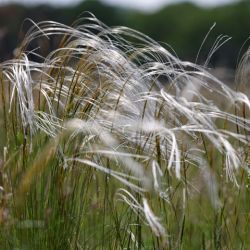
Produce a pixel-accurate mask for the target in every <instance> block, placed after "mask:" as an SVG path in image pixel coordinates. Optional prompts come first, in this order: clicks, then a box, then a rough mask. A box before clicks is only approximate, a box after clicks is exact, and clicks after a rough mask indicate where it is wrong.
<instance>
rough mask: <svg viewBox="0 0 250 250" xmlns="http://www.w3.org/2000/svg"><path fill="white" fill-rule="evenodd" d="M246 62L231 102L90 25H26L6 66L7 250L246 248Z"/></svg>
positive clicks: (215, 88)
mask: <svg viewBox="0 0 250 250" xmlns="http://www.w3.org/2000/svg"><path fill="white" fill-rule="evenodd" d="M51 37H53V38H54V37H57V41H60V42H58V46H57V48H56V49H55V50H53V51H52V52H50V53H49V54H48V55H46V57H43V56H41V54H40V53H39V48H36V49H33V50H31V49H30V48H34V46H33V47H32V46H31V45H32V44H33V43H35V44H37V43H36V41H42V43H46V41H49V39H51ZM218 41H219V40H218ZM219 42H220V41H219ZM219 42H218V44H216V47H214V48H213V50H211V54H210V56H212V54H213V51H216V48H218V47H219V46H220V43H219ZM222 42H223V41H222ZM40 44H41V43H40ZM249 53H250V52H249V51H247V52H246V54H245V56H243V58H242V60H241V61H240V63H239V66H238V70H237V73H236V77H235V89H232V88H231V87H229V86H228V85H226V84H224V83H223V82H222V81H220V80H219V79H217V78H216V77H214V76H213V75H211V74H210V73H209V71H208V69H207V64H205V65H197V64H195V63H191V62H187V61H182V60H180V59H179V58H178V57H177V56H176V55H174V53H173V51H169V50H168V48H166V47H163V46H162V45H160V44H159V43H157V42H156V41H154V40H153V39H151V38H150V37H148V36H146V35H144V34H142V33H140V32H138V31H136V30H132V29H130V28H127V27H121V26H118V27H112V28H110V27H108V26H106V25H105V24H103V23H101V22H100V21H99V20H97V19H96V18H95V17H94V16H92V15H90V14H86V16H85V17H83V18H81V19H79V20H78V21H77V22H75V23H74V25H73V26H72V27H69V26H66V25H63V24H60V23H56V22H50V21H44V22H40V23H38V24H33V26H32V27H31V28H30V30H29V31H28V32H27V34H26V36H25V38H24V39H23V41H22V43H21V44H20V46H19V47H18V49H17V50H16V53H15V54H16V56H15V58H14V59H12V60H8V61H5V62H3V63H1V65H0V100H1V101H0V102H1V106H0V134H1V141H0V159H1V162H0V224H1V227H0V246H1V248H2V249H20V250H24V249H249V248H250V238H249V234H250V195H249V192H250V186H249V185H250V177H249V161H250V147H249V140H250V119H249V117H250V116H249V114H250V100H249V94H248V93H249V92H248V93H247V91H246V90H247V89H249V86H248V84H249V83H248V81H249V76H250V71H249V69H250V68H249Z"/></svg>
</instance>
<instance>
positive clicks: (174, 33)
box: [0, 0, 250, 68]
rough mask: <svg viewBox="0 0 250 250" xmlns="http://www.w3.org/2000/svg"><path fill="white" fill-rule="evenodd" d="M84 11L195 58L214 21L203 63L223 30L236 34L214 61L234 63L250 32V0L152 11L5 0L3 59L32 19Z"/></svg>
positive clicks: (72, 16)
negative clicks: (7, 0) (33, 4)
mask: <svg viewBox="0 0 250 250" xmlns="http://www.w3.org/2000/svg"><path fill="white" fill-rule="evenodd" d="M84 11H90V12H92V13H93V14H94V15H95V16H96V17H97V18H98V19H100V20H101V21H103V22H104V23H105V24H107V25H109V26H117V25H124V26H129V27H130V28H134V29H137V30H139V31H141V32H143V33H145V34H147V35H149V36H150V37H152V38H153V39H155V40H156V41H160V42H161V43H166V44H168V45H164V46H166V47H168V46H170V47H171V48H172V49H173V50H174V51H175V52H176V54H177V55H178V56H179V57H180V58H181V59H184V60H191V61H195V59H196V56H197V54H198V51H199V48H200V46H201V44H202V42H203V39H204V38H205V37H206V34H207V33H208V31H209V30H210V28H211V27H212V26H213V24H214V23H215V22H216V23H217V25H216V26H215V28H214V29H213V30H212V31H211V32H210V34H209V36H208V38H207V39H206V42H205V44H204V45H203V47H202V49H201V51H200V54H199V58H198V62H199V63H203V62H204V61H205V60H206V58H207V57H208V55H209V51H210V50H211V49H212V48H213V44H214V42H215V41H216V38H217V37H218V36H220V35H228V36H230V37H232V39H231V40H230V41H228V42H227V43H226V44H224V45H223V46H222V47H221V48H220V49H219V50H218V51H217V52H216V53H215V54H214V55H213V57H212V60H211V64H212V66H218V65H219V66H221V65H223V66H227V67H232V68H234V67H235V66H236V64H237V58H238V56H239V53H240V51H241V47H242V46H243V44H244V42H246V43H245V44H244V48H243V49H242V51H245V50H246V48H247V47H248V45H249V43H248V41H247V39H248V37H249V36H250V22H249V17H250V2H249V1H248V0H243V1H239V2H237V3H234V4H230V5H225V6H220V7H216V8H200V7H198V6H196V5H194V4H191V3H181V4H174V5H168V6H166V7H165V8H162V9H161V10H159V11H157V12H154V13H143V12H138V11H132V10H129V9H121V8H117V7H112V6H108V5H105V4H103V3H101V2H99V1H97V0H85V1H83V2H82V3H80V4H79V5H76V6H72V7H67V8H66V7H63V8H62V7H61V8H56V7H50V6H45V5H42V6H36V7H29V8H28V7H25V6H22V5H16V4H15V5H13V4H12V5H5V6H2V7H0V60H1V61H3V60H6V59H8V58H12V57H13V50H14V49H15V48H16V46H17V45H18V43H20V41H21V39H22V38H23V37H24V34H25V32H26V31H27V29H28V28H29V27H30V26H31V22H28V21H24V20H25V19H26V18H30V19H32V20H33V21H34V22H39V21H42V20H54V21H57V22H61V23H64V24H68V25H71V24H72V23H73V22H74V21H75V20H76V19H77V18H79V17H80V16H81V14H82V13H83V12H84Z"/></svg>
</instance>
